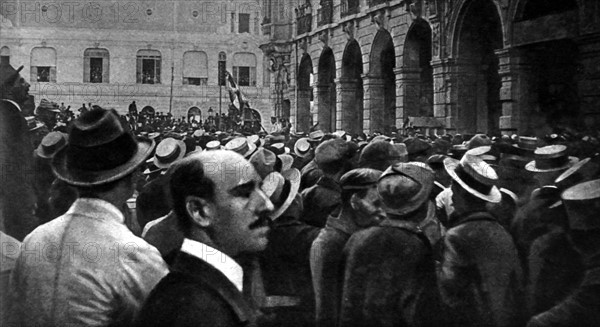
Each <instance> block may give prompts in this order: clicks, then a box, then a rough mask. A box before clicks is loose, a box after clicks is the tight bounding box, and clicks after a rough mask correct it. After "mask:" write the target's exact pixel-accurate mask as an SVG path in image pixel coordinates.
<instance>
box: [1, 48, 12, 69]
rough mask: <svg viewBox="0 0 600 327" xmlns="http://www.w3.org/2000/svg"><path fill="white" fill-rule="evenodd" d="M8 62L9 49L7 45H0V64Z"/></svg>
mask: <svg viewBox="0 0 600 327" xmlns="http://www.w3.org/2000/svg"><path fill="white" fill-rule="evenodd" d="M8 64H10V49H9V48H8V47H2V48H1V49H0V65H8Z"/></svg>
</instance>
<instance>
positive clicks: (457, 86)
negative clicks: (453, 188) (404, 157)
mask: <svg viewBox="0 0 600 327" xmlns="http://www.w3.org/2000/svg"><path fill="white" fill-rule="evenodd" d="M273 2H277V1H273ZM281 2H282V3H288V1H281ZM297 2H298V3H295V5H296V8H295V9H297V10H296V11H295V15H293V16H291V17H288V18H289V19H288V20H287V21H285V20H284V21H280V22H279V23H278V27H279V28H281V26H288V27H290V28H291V31H292V32H291V33H290V34H291V35H284V37H280V38H277V37H273V36H271V39H270V40H269V42H267V43H266V44H263V45H262V46H261V48H263V49H270V50H271V52H270V53H267V52H266V55H267V56H271V57H277V56H282V55H283V56H288V55H289V60H288V62H287V64H288V66H289V72H290V74H291V77H290V81H291V82H290V84H289V85H288V86H287V90H286V93H285V97H283V100H288V101H289V102H290V103H291V110H290V120H291V121H292V122H293V124H294V125H295V127H296V128H297V129H298V130H302V131H306V130H307V129H308V128H310V126H312V125H314V124H316V123H317V122H318V123H319V127H320V128H321V129H323V130H326V131H332V130H335V129H344V130H346V131H350V132H354V133H356V132H360V131H364V132H367V133H372V132H375V131H388V132H389V131H395V130H396V129H397V128H402V127H403V126H405V125H406V124H408V125H411V124H412V122H427V123H428V124H429V125H431V126H423V127H430V128H431V131H434V130H437V132H438V133H443V132H453V133H465V134H473V133H476V132H486V133H490V134H501V133H502V134H512V133H515V132H516V133H520V134H531V135H535V134H538V133H542V132H543V131H548V130H549V128H550V127H553V126H555V125H556V124H565V123H570V124H576V123H577V122H580V121H581V119H582V117H583V116H593V117H596V121H597V122H598V123H600V119H597V118H598V117H600V71H599V67H600V2H598V1H596V0H568V1H567V0H564V1H563V0H560V1H558V0H551V1H539V0H456V1H450V0H430V1H426V0H391V1H378V0H359V1H352V0H311V1H304V0H298V1H297ZM266 3H267V2H266V1H263V5H264V4H266ZM330 10H331V15H330V16H328V15H326V13H327V12H329V11H330ZM286 23H287V24H288V25H286ZM273 25H274V23H273V22H267V23H266V24H263V28H264V27H266V28H270V29H272V28H273ZM284 34H285V33H284ZM274 45H277V46H274ZM357 48H358V49H359V51H357V50H356V49H357ZM424 50H425V51H424ZM277 51H279V52H277ZM390 55H391V57H392V59H391V60H390V59H389V56H390ZM331 56H333V61H332V60H331ZM425 61H426V62H425ZM331 62H334V63H335V64H331ZM356 62H358V65H359V67H360V69H358V68H356ZM310 72H312V76H310V78H309V77H307V75H309V74H310ZM303 74H304V75H303ZM358 76H360V78H359V77H358ZM306 80H310V81H311V83H312V84H311V85H307V84H306ZM334 90H335V91H334ZM332 101H333V102H334V103H332ZM357 102H360V103H361V105H357ZM357 110H358V111H361V112H360V113H357V112H356V111H357ZM427 117H429V118H433V119H429V118H427ZM546 122H548V123H546ZM361 123H362V124H361ZM361 125H362V126H361ZM360 127H362V128H360Z"/></svg>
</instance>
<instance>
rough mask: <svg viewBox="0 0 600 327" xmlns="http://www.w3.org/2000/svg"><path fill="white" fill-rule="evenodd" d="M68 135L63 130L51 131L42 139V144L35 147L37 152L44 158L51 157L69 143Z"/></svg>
mask: <svg viewBox="0 0 600 327" xmlns="http://www.w3.org/2000/svg"><path fill="white" fill-rule="evenodd" d="M67 141H68V136H67V134H65V133H61V132H50V133H48V134H47V135H46V136H44V138H43V139H42V142H41V143H40V145H39V146H38V147H37V149H35V154H36V155H37V156H38V157H40V158H44V159H50V158H52V157H54V155H55V154H56V153H57V152H58V151H60V149H62V148H64V147H65V146H66V145H67Z"/></svg>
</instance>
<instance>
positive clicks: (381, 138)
mask: <svg viewBox="0 0 600 327" xmlns="http://www.w3.org/2000/svg"><path fill="white" fill-rule="evenodd" d="M391 140H392V138H391V137H389V136H386V135H377V136H375V137H374V138H372V139H371V142H377V141H385V142H389V141H391Z"/></svg>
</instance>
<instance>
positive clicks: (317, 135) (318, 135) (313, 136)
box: [308, 130, 325, 142]
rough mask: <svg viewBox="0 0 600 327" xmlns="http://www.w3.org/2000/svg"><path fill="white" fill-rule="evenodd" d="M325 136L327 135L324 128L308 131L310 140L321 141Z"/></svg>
mask: <svg viewBox="0 0 600 327" xmlns="http://www.w3.org/2000/svg"><path fill="white" fill-rule="evenodd" d="M324 136H325V133H324V132H323V131H322V130H317V131H313V132H310V133H308V141H309V142H321V140H322V139H323V137H324Z"/></svg>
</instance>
